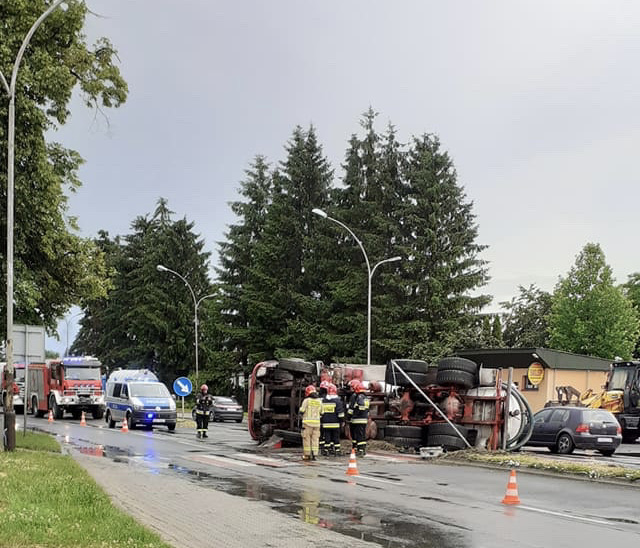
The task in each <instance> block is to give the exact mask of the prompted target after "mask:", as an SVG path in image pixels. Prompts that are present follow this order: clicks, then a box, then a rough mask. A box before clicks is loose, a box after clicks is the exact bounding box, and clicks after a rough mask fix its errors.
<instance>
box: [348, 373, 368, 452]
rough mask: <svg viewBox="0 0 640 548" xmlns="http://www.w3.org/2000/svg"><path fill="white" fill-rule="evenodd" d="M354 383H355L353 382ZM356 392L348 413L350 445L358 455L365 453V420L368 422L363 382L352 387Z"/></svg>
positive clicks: (366, 399) (366, 400)
mask: <svg viewBox="0 0 640 548" xmlns="http://www.w3.org/2000/svg"><path fill="white" fill-rule="evenodd" d="M354 384H355V383H354ZM353 389H354V390H355V393H356V397H355V399H353V400H352V401H353V403H352V404H351V405H350V406H349V410H348V414H349V418H350V420H351V447H352V449H355V450H356V452H357V453H358V455H360V456H362V457H364V455H366V454H367V422H369V404H370V400H369V398H367V397H366V396H365V394H364V392H365V387H364V384H362V383H361V382H358V383H357V384H355V386H354V387H353Z"/></svg>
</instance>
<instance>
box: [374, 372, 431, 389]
mask: <svg viewBox="0 0 640 548" xmlns="http://www.w3.org/2000/svg"><path fill="white" fill-rule="evenodd" d="M407 376H408V377H409V378H410V379H411V380H412V381H413V382H415V383H416V384H417V385H418V386H426V385H428V384H433V380H434V379H433V377H432V376H431V375H428V374H427V373H415V372H407ZM384 382H386V383H388V384H394V385H396V386H402V387H405V388H412V387H413V384H411V383H410V382H409V381H408V380H407V377H405V376H404V375H403V374H402V373H400V372H399V371H395V372H394V371H387V372H386V373H385V376H384Z"/></svg>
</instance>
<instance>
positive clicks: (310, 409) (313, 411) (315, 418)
mask: <svg viewBox="0 0 640 548" xmlns="http://www.w3.org/2000/svg"><path fill="white" fill-rule="evenodd" d="M300 413H302V424H304V425H306V426H320V417H322V400H321V399H320V398H305V399H304V400H303V402H302V405H301V406H300Z"/></svg>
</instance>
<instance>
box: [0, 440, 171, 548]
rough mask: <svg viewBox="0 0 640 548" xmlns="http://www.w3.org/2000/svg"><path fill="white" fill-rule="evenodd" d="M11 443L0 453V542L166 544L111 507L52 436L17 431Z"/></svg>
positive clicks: (40, 547)
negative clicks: (10, 448)
mask: <svg viewBox="0 0 640 548" xmlns="http://www.w3.org/2000/svg"><path fill="white" fill-rule="evenodd" d="M16 446H17V448H16V450H15V451H11V452H3V453H0V546H2V547H7V548H9V547H11V548H14V547H15V548H18V547H21V548H36V547H37V548H44V547H51V548H54V547H55V548H66V547H92V548H93V547H99V548H111V547H112V548H116V547H128V548H142V547H148V548H151V547H153V548H157V547H164V548H168V545H167V544H165V543H164V542H163V541H162V540H161V539H160V537H158V536H157V535H156V534H155V533H152V532H151V531H149V530H147V529H145V528H144V527H142V526H141V525H140V524H138V523H137V522H136V521H135V520H134V519H133V518H131V517H130V516H128V515H127V514H124V513H123V512H121V511H120V510H118V509H116V508H115V507H114V506H113V505H112V504H111V501H110V500H109V498H108V497H107V495H106V494H105V493H104V492H103V491H102V490H101V489H100V487H98V485H97V484H96V483H95V481H94V480H93V479H92V478H91V477H90V476H89V474H87V472H85V470H84V469H83V468H81V467H80V466H79V465H78V464H77V463H76V462H75V461H74V460H73V459H72V458H71V457H70V456H68V455H62V454H61V453H60V447H59V445H58V444H57V442H56V441H55V440H54V439H53V438H51V437H50V436H47V435H46V434H38V433H33V432H29V433H27V435H26V436H24V437H23V435H22V432H17V433H16ZM56 451H57V452H56Z"/></svg>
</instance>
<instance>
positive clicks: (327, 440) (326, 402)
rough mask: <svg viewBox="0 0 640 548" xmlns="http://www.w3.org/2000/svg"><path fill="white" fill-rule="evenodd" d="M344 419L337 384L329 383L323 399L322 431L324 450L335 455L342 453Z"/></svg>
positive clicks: (327, 453)
mask: <svg viewBox="0 0 640 548" xmlns="http://www.w3.org/2000/svg"><path fill="white" fill-rule="evenodd" d="M343 421H344V406H343V404H342V400H341V399H340V397H339V396H338V389H337V388H336V385H335V384H331V383H329V385H328V387H327V395H326V396H325V397H324V398H323V399H322V431H323V433H324V450H325V451H326V453H325V454H326V455H331V456H333V457H335V456H337V455H340V454H341V453H342V451H341V449H340V426H341V425H342V422H343Z"/></svg>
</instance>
